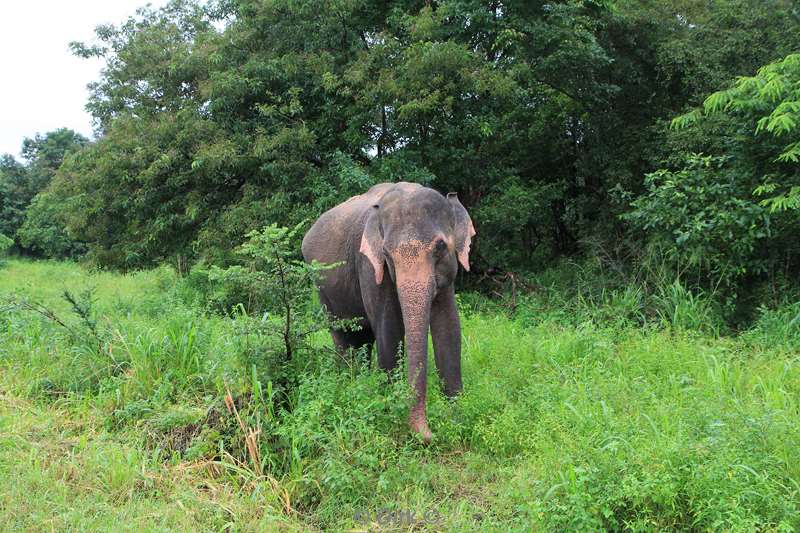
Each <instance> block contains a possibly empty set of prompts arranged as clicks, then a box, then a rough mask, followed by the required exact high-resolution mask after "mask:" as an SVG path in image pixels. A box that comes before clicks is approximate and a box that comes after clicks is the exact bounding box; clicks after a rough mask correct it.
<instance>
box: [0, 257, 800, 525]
mask: <svg viewBox="0 0 800 533" xmlns="http://www.w3.org/2000/svg"><path fill="white" fill-rule="evenodd" d="M558 275H559V273H558V272H552V273H549V274H547V275H546V276H544V277H540V278H539V279H538V280H534V281H533V282H532V283H531V287H529V288H528V289H525V290H519V291H518V292H517V294H516V295H515V297H514V298H513V301H512V299H511V297H510V296H509V293H508V292H504V293H501V296H502V297H497V298H491V299H490V298H486V297H485V296H479V295H476V294H471V293H465V294H461V295H460V296H459V305H460V307H461V313H462V317H463V332H464V339H463V341H464V342H463V346H464V349H463V371H464V381H465V391H464V393H463V395H461V396H460V397H459V398H458V400H457V401H455V402H451V401H448V400H447V399H445V397H444V396H443V395H442V394H441V392H440V390H439V385H438V383H437V381H436V379H435V377H434V375H431V380H430V383H431V385H430V387H431V391H430V399H429V422H430V424H431V427H432V429H433V431H434V434H435V440H434V442H433V444H432V445H431V446H429V447H425V446H423V445H422V444H421V443H420V442H418V441H417V440H416V439H415V438H413V437H412V436H411V435H409V433H408V431H407V428H406V425H405V418H406V416H405V415H406V409H407V404H408V398H409V395H408V390H407V387H406V384H405V380H404V379H403V378H402V376H403V375H404V374H403V373H402V369H400V370H399V373H398V374H397V375H396V376H395V379H390V376H386V375H385V374H383V373H382V372H379V371H377V370H375V369H374V365H370V364H369V362H367V361H365V358H364V357H363V354H361V355H359V354H355V355H354V356H353V357H351V358H344V359H342V358H340V357H337V356H336V355H335V354H334V353H333V351H332V350H331V349H330V342H329V339H328V337H327V334H326V333H325V331H323V330H315V331H314V332H311V333H308V334H307V335H304V338H303V342H302V343H299V344H297V345H296V346H297V351H296V352H295V353H294V354H293V363H292V364H291V366H290V367H283V368H284V370H286V369H287V368H289V369H290V370H291V372H292V373H293V379H292V381H291V382H283V384H282V385H281V386H278V381H279V379H276V377H277V378H280V376H281V374H280V373H276V371H275V370H274V369H271V367H270V365H269V359H270V358H271V357H275V355H274V354H276V353H277V352H276V350H279V349H280V348H281V346H283V338H282V336H281V334H280V332H281V331H283V330H282V329H281V328H280V327H277V328H270V329H267V330H259V329H253V328H252V327H251V326H252V325H251V324H249V321H250V320H253V319H254V318H253V317H252V316H251V315H243V314H240V313H238V314H237V313H236V312H229V313H220V312H218V311H215V310H213V309H209V308H208V307H207V306H205V305H203V303H202V301H201V300H202V298H199V297H197V292H196V289H195V288H193V286H192V282H191V281H187V278H179V277H177V276H176V275H175V274H174V273H173V272H172V271H170V270H169V269H158V270H153V271H148V272H139V273H132V274H128V275H118V274H110V273H105V272H89V271H84V270H82V269H80V268H79V267H77V266H75V265H73V264H69V263H54V262H26V261H19V260H11V261H10V262H9V263H8V264H7V265H6V266H5V267H4V269H3V270H2V273H1V274H0V298H2V302H3V303H0V309H2V312H0V391H2V392H1V394H0V476H2V478H3V479H14V480H16V482H15V483H12V484H4V485H3V487H2V488H0V509H3V512H2V513H0V528H2V529H3V530H4V531H12V530H41V529H90V530H97V529H105V530H110V529H114V530H118V529H130V530H134V529H135V530H154V531H155V530H174V529H180V530H196V529H202V530H230V531H248V530H249V531H257V530H277V529H281V530H288V531H292V530H296V531H307V530H325V531H343V530H367V529H369V528H372V529H378V530H388V529H390V527H392V526H394V527H400V528H405V529H408V528H409V527H411V525H412V522H413V524H414V527H416V528H417V529H422V530H441V531H531V530H534V531H565V530H569V531H597V530H609V531H623V530H625V531H653V530H693V531H696V530H727V531H753V530H762V531H793V530H796V529H797V528H798V527H800V509H798V505H800V499H799V498H798V494H800V486H799V485H798V480H800V466H798V465H800V452H798V451H797V450H798V449H800V425H798V423H797V421H798V414H800V413H798V410H799V409H800V403H799V402H798V398H800V364H799V362H798V356H797V353H798V352H797V348H798V346H800V327H799V325H798V322H800V319H798V315H799V314H800V310H798V304H797V303H794V304H792V303H787V304H786V305H783V306H778V307H775V308H771V309H770V308H762V309H761V310H760V311H759V313H758V317H757V319H756V320H755V322H754V325H753V326H752V327H751V328H749V329H748V330H747V331H745V332H742V333H741V334H739V335H735V336H734V335H731V334H730V333H728V332H726V330H725V328H724V327H721V326H719V322H715V320H716V319H715V318H714V313H716V312H717V311H716V310H715V309H714V307H713V306H711V305H709V304H708V302H707V300H704V299H703V297H702V296H701V295H700V296H699V295H697V294H694V293H692V292H691V291H688V290H686V289H685V288H683V287H682V286H681V285H680V284H672V285H666V286H664V287H663V290H661V291H660V292H659V291H647V292H644V291H642V290H641V289H637V288H635V287H611V288H607V289H605V291H603V290H596V291H592V292H591V293H590V292H588V291H577V290H574V284H573V285H570V287H572V290H567V289H566V288H561V289H560V288H559V283H558V279H557V278H558ZM561 275H563V276H572V274H566V273H563V272H562V273H561ZM547 276H549V279H548V278H547ZM312 307H313V306H311V307H309V309H311V308H312ZM273 318H274V317H273ZM256 319H257V320H262V319H263V315H257V318H256ZM269 319H270V318H269V317H268V318H267V319H266V320H269ZM276 326H280V324H279V323H278V324H276ZM303 333H305V331H303Z"/></svg>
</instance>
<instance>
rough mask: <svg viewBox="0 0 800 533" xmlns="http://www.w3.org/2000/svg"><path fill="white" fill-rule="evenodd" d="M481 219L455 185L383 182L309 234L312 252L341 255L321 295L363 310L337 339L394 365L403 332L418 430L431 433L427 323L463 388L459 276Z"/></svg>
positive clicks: (441, 359) (449, 383)
mask: <svg viewBox="0 0 800 533" xmlns="http://www.w3.org/2000/svg"><path fill="white" fill-rule="evenodd" d="M474 235H475V229H474V228H473V226H472V221H471V220H470V218H469V215H468V214H467V210H466V209H464V206H463V205H461V202H459V201H458V198H457V197H456V195H455V193H450V194H448V195H447V197H446V198H445V197H444V196H442V195H441V194H439V193H438V192H436V191H434V190H433V189H429V188H427V187H423V186H421V185H419V184H415V183H404V182H401V183H381V184H379V185H375V186H373V187H372V188H370V189H369V191H367V192H366V193H364V194H361V195H358V196H354V197H352V198H350V199H349V200H347V201H346V202H344V203H341V204H339V205H338V206H336V207H334V208H333V209H331V210H329V211H327V212H325V213H324V214H323V215H322V216H320V217H319V219H318V220H317V221H316V223H315V224H314V225H313V226H312V227H311V229H310V230H309V231H308V233H307V234H306V235H305V237H304V239H303V248H302V249H303V257H304V258H305V260H306V261H309V262H310V261H312V260H317V261H319V262H321V263H338V262H343V263H344V264H343V265H341V266H339V267H337V268H334V269H331V270H327V271H325V274H324V276H323V279H322V280H321V283H320V287H319V296H320V301H321V303H322V304H323V305H324V306H325V307H326V308H327V309H328V311H329V312H330V313H331V314H332V315H333V316H334V317H336V318H340V319H354V318H361V329H360V330H357V331H338V330H333V331H331V335H332V336H333V341H334V343H335V345H336V347H337V348H338V349H346V348H349V347H354V348H358V347H361V346H365V345H366V346H370V347H371V346H372V343H373V342H377V347H378V364H379V366H380V367H381V368H383V369H385V370H392V369H393V368H395V367H396V366H397V363H398V349H399V347H400V343H401V342H402V341H403V339H404V338H405V348H406V352H407V353H408V379H409V383H410V384H411V385H412V387H413V388H414V390H415V391H416V399H415V401H414V404H413V405H412V407H411V412H410V414H409V426H410V427H411V430H412V431H414V432H416V433H419V434H420V435H421V436H422V438H423V439H424V441H425V442H430V440H431V438H432V435H431V431H430V429H429V428H428V422H427V420H426V418H425V397H426V391H427V368H428V327H430V330H431V336H432V338H433V349H434V357H435V361H436V368H437V371H438V373H439V377H440V378H441V380H442V382H443V384H444V391H445V393H446V394H447V395H448V396H449V397H453V396H455V395H456V394H458V393H459V392H460V391H461V388H462V384H461V326H460V323H459V318H458V310H457V309H456V301H455V291H454V288H453V280H454V279H455V277H456V273H457V271H458V263H461V265H462V266H463V267H464V269H465V270H467V271H468V270H469V249H470V242H471V239H472V237H473V236H474Z"/></svg>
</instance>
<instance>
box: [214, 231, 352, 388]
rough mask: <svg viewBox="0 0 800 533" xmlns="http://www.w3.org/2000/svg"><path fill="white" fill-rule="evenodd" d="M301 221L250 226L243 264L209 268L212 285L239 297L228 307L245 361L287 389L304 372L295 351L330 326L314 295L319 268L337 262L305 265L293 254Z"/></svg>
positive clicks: (240, 251)
mask: <svg viewBox="0 0 800 533" xmlns="http://www.w3.org/2000/svg"><path fill="white" fill-rule="evenodd" d="M302 226H303V224H298V225H297V226H295V227H294V228H291V229H289V228H282V227H278V226H277V225H275V224H272V225H269V226H267V227H265V228H263V229H261V230H256V231H252V232H250V233H248V234H247V241H246V242H245V243H244V244H242V245H241V246H240V247H239V248H238V249H237V250H236V253H237V255H238V256H239V257H241V258H242V262H241V264H239V265H235V266H231V267H228V268H224V269H223V268H219V267H211V268H210V269H209V270H208V271H207V276H208V281H209V282H210V283H211V285H212V286H216V289H222V290H224V292H225V293H226V294H227V297H228V298H230V295H237V296H238V297H239V302H237V303H236V304H234V306H233V310H232V311H233V312H234V313H235V314H236V315H237V322H238V323H239V324H241V327H242V330H241V331H242V335H241V336H240V339H241V340H242V341H243V342H245V343H246V344H247V345H246V347H245V349H244V350H242V353H243V354H245V357H246V358H247V360H246V361H244V362H245V364H246V365H247V366H248V367H253V368H255V369H260V372H259V374H260V378H261V379H262V380H267V381H270V382H272V385H273V387H275V388H277V389H281V388H283V389H287V388H291V386H292V384H293V383H294V382H295V377H296V375H297V373H298V372H300V371H302V365H303V361H302V360H301V359H300V358H299V357H298V354H299V353H300V352H301V351H302V350H303V349H304V348H307V347H308V337H309V336H310V335H311V334H312V333H315V332H317V331H320V330H323V329H327V328H328V327H329V326H330V321H329V320H328V317H327V316H326V314H325V312H324V310H322V309H320V307H319V306H318V305H316V303H315V294H316V286H317V280H318V278H319V275H320V273H321V272H322V271H323V270H325V269H327V268H331V267H332V266H335V265H322V264H320V263H317V262H314V263H312V264H308V263H305V262H304V261H302V260H301V259H300V258H299V257H298V256H297V251H296V246H295V244H294V243H296V242H297V240H296V237H297V235H298V234H299V232H300V231H301V228H302ZM229 301H230V300H229ZM342 327H346V325H342Z"/></svg>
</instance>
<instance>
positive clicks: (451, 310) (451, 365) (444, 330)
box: [431, 287, 462, 398]
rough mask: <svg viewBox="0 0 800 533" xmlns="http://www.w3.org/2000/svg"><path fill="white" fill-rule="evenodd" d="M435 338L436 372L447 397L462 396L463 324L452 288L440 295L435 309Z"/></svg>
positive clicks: (432, 326) (433, 308)
mask: <svg viewBox="0 0 800 533" xmlns="http://www.w3.org/2000/svg"><path fill="white" fill-rule="evenodd" d="M431 337H432V338H433V352H434V358H435V360H436V370H437V371H438V373H439V378H440V379H441V380H442V383H443V385H444V393H445V394H446V395H447V396H448V397H450V398H452V397H454V396H455V395H456V394H458V393H459V392H461V388H462V384H461V323H460V321H459V318H458V309H457V308H456V298H455V291H454V289H453V288H452V287H450V288H448V289H447V290H445V291H443V292H440V293H439V294H438V295H437V296H436V299H435V300H434V301H433V304H432V305H431Z"/></svg>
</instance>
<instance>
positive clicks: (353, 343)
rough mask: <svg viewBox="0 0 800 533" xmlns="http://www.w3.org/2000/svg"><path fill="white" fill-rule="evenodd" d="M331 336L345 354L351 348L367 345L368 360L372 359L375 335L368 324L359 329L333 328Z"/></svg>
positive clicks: (337, 348) (357, 348)
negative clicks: (340, 329)
mask: <svg viewBox="0 0 800 533" xmlns="http://www.w3.org/2000/svg"><path fill="white" fill-rule="evenodd" d="M331 337H332V338H333V344H334V345H335V346H336V350H337V351H338V352H339V353H341V354H345V353H347V351H348V350H349V349H350V348H352V349H354V350H359V349H360V348H362V347H363V346H366V347H367V350H366V360H367V361H370V360H371V359H372V344H373V343H374V342H375V336H374V335H373V334H372V330H371V329H369V327H368V326H365V327H363V328H362V329H360V330H358V331H339V330H336V329H332V330H331Z"/></svg>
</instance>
